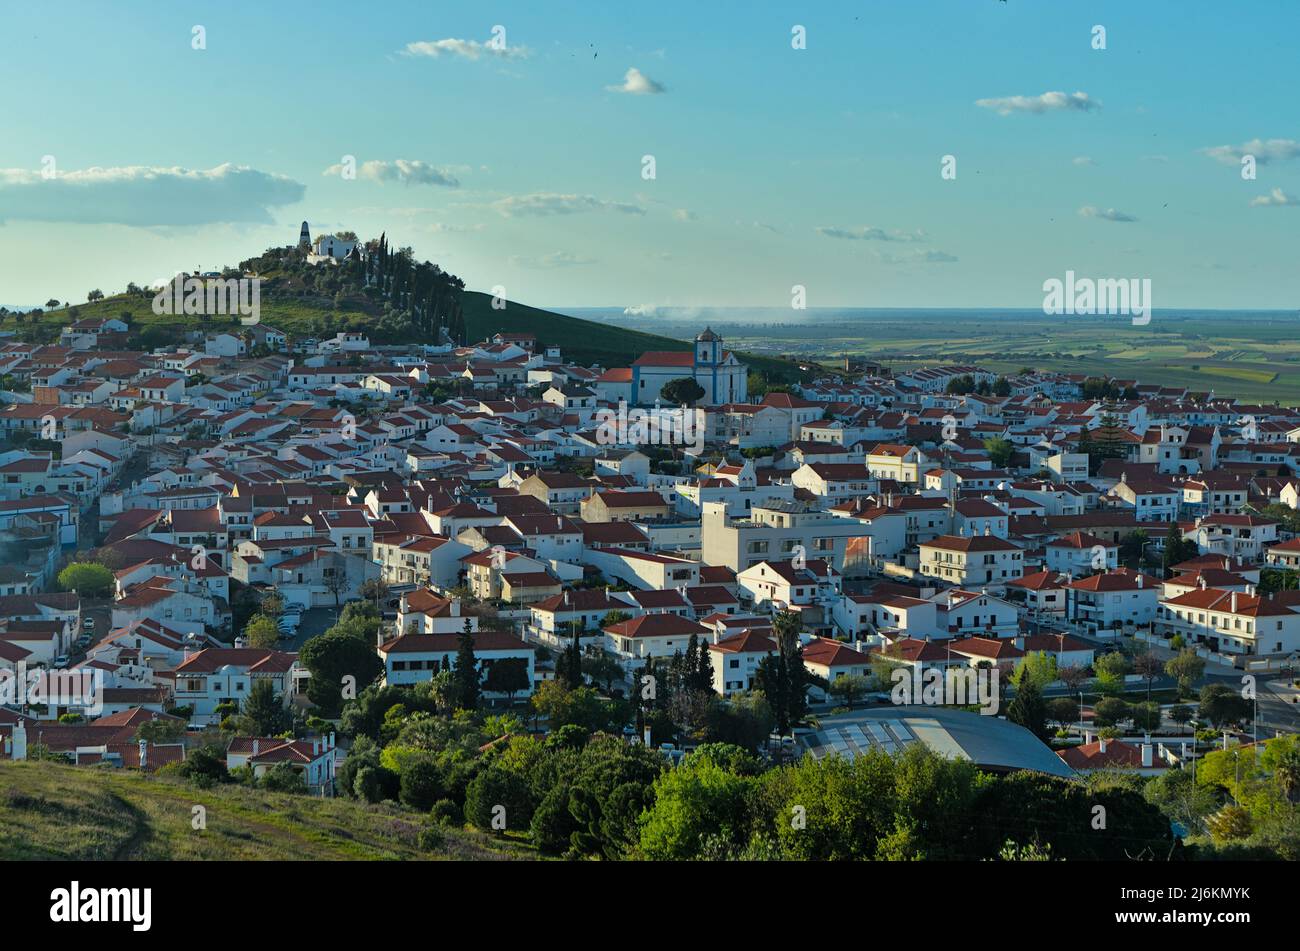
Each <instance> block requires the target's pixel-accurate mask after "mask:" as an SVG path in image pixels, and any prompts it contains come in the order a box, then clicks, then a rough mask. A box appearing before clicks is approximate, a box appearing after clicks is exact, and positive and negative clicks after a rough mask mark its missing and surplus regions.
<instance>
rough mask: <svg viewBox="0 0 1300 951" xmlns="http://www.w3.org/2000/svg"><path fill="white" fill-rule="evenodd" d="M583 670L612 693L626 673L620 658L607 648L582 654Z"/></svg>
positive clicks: (606, 690)
mask: <svg viewBox="0 0 1300 951" xmlns="http://www.w3.org/2000/svg"><path fill="white" fill-rule="evenodd" d="M582 672H583V674H584V675H586V676H587V677H590V678H591V679H592V681H594V682H595V683H598V684H603V685H604V687H605V692H606V693H611V692H612V691H613V689H614V684H615V683H622V682H623V680H624V678H625V677H626V674H625V673H624V671H623V665H622V664H621V663H620V662H619V660H618V658H617V657H615V656H614V655H613V654H611V653H609V652H608V651H605V650H600V649H595V650H588V651H587V652H586V653H585V654H583V655H582Z"/></svg>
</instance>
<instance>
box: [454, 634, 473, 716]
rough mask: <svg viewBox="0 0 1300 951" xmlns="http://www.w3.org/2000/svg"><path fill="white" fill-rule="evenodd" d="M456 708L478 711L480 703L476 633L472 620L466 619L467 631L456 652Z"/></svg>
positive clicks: (461, 637)
mask: <svg viewBox="0 0 1300 951" xmlns="http://www.w3.org/2000/svg"><path fill="white" fill-rule="evenodd" d="M454 674H455V678H456V706H457V707H459V708H460V709H462V710H476V709H478V702H479V670H478V660H477V658H475V656H474V632H473V629H472V628H471V624H470V619H469V618H468V617H467V618H465V629H464V630H463V631H461V633H460V646H459V647H458V648H457V650H456V666H455V668H454Z"/></svg>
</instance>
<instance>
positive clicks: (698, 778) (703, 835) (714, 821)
mask: <svg viewBox="0 0 1300 951" xmlns="http://www.w3.org/2000/svg"><path fill="white" fill-rule="evenodd" d="M754 788H755V781H754V780H752V779H750V778H748V777H745V776H738V775H736V774H734V773H733V772H731V771H730V770H728V769H725V768H723V767H722V766H719V765H717V763H716V762H714V760H713V759H711V758H710V757H708V756H701V755H699V754H698V753H692V754H691V755H689V756H687V757H686V758H685V759H684V760H683V761H682V763H681V765H680V766H678V767H677V768H676V769H670V770H668V771H666V772H664V773H661V774H660V776H659V778H658V779H657V780H655V784H654V801H653V805H651V806H650V808H649V810H648V811H647V812H646V813H645V814H644V815H643V816H642V817H641V851H642V852H643V853H644V854H645V856H646V858H648V859H651V860H655V861H680V860H685V859H693V858H698V857H700V856H701V847H702V846H703V845H704V844H705V843H706V842H709V841H711V840H712V841H714V842H716V843H720V844H723V845H724V846H730V847H732V848H740V847H742V846H743V845H744V844H745V843H746V842H747V841H748V839H749V835H750V829H751V818H752V816H753V811H752V809H751V808H750V800H751V795H752V792H753V790H754Z"/></svg>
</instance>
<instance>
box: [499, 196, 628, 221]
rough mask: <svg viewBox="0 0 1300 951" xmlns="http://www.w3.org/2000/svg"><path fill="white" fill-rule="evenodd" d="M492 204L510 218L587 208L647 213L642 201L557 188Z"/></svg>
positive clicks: (570, 212)
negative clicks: (563, 191) (557, 190)
mask: <svg viewBox="0 0 1300 951" xmlns="http://www.w3.org/2000/svg"><path fill="white" fill-rule="evenodd" d="M492 207H493V208H495V209H496V210H497V212H498V213H500V214H501V215H502V216H504V217H506V218H517V217H523V216H526V215H532V216H544V215H575V214H578V213H580V212H584V211H615V212H618V213H620V214H624V215H644V214H645V209H644V208H642V207H641V206H640V205H632V204H629V203H627V202H618V201H606V200H604V199H603V198H596V197H595V196H594V195H560V194H556V193H555V192H536V193H534V194H531V195H511V196H510V197H508V198H500V199H498V200H496V201H494V202H492Z"/></svg>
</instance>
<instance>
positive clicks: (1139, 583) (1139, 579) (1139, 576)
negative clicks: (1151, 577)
mask: <svg viewBox="0 0 1300 951" xmlns="http://www.w3.org/2000/svg"><path fill="white" fill-rule="evenodd" d="M1137 585H1138V590H1139V591H1141V590H1142V587H1143V585H1142V573H1141V572H1138V576H1137Z"/></svg>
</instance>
